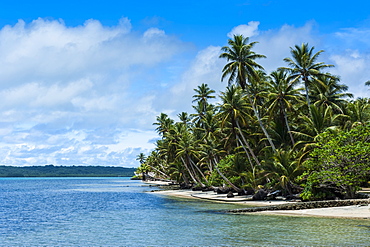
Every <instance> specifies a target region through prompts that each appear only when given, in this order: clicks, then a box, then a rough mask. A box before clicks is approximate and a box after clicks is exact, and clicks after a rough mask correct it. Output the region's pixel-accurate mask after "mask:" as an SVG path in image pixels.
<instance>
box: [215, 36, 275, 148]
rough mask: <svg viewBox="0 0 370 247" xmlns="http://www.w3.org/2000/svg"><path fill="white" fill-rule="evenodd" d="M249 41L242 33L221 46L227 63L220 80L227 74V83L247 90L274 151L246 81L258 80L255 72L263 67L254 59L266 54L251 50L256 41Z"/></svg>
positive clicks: (221, 56)
mask: <svg viewBox="0 0 370 247" xmlns="http://www.w3.org/2000/svg"><path fill="white" fill-rule="evenodd" d="M248 42H249V38H248V37H244V36H243V35H234V39H229V41H228V44H229V46H224V47H222V48H221V50H222V51H223V53H221V55H220V58H226V60H227V62H228V63H227V64H226V65H225V66H224V68H223V70H222V77H221V80H223V79H225V78H226V77H227V76H229V80H228V82H229V85H230V84H232V83H233V82H234V83H236V84H238V85H240V87H241V88H242V89H243V90H244V91H246V92H247V96H248V100H249V102H250V104H251V106H252V108H253V111H254V114H255V116H256V117H257V119H258V123H259V125H260V126H261V129H262V131H263V133H264V134H265V136H266V138H267V140H268V141H269V144H270V146H271V148H272V149H273V150H274V151H275V150H276V148H275V145H274V143H273V141H272V139H271V137H270V135H269V134H268V132H267V130H266V128H265V126H264V124H263V122H262V120H261V117H260V115H259V113H258V110H257V108H256V105H255V103H254V101H253V95H251V94H250V89H249V88H248V82H250V81H252V80H254V81H258V80H260V76H259V74H258V73H257V71H258V70H263V67H262V66H261V65H259V64H258V63H257V62H256V61H255V60H256V59H258V58H265V57H266V56H264V55H261V54H257V53H255V52H254V51H252V48H253V46H254V45H255V44H257V42H251V43H248Z"/></svg>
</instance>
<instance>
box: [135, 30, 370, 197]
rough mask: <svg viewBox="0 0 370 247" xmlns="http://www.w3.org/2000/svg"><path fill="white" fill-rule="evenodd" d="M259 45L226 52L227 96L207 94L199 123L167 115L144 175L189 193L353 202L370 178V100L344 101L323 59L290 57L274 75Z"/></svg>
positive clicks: (346, 96) (294, 51)
mask: <svg viewBox="0 0 370 247" xmlns="http://www.w3.org/2000/svg"><path fill="white" fill-rule="evenodd" d="M257 44H258V43H257V42H251V43H250V42H249V38H247V37H243V36H242V35H235V36H234V37H233V38H232V39H230V40H229V41H228V46H225V47H222V49H221V54H220V58H221V59H225V60H226V65H225V66H224V68H223V70H222V77H221V80H225V79H227V81H228V85H227V86H226V88H225V90H224V91H222V92H220V93H219V94H218V95H216V92H215V91H214V90H212V89H211V88H210V87H209V85H207V84H201V85H200V86H198V87H197V88H196V89H194V92H195V93H194V96H193V99H194V100H193V109H194V112H193V113H186V112H182V113H179V114H178V118H177V119H172V118H170V116H168V115H167V114H165V113H161V114H160V115H159V116H158V117H157V119H156V122H155V123H154V125H155V126H156V131H157V132H158V134H159V139H158V140H157V142H156V148H155V149H154V150H153V151H152V152H151V153H150V154H149V155H148V156H146V155H144V154H143V153H141V154H139V155H138V160H139V161H140V163H141V164H140V167H139V168H138V170H137V173H141V174H144V175H145V176H151V177H154V178H157V179H166V180H173V181H177V182H178V183H180V184H182V186H184V187H189V188H190V187H199V188H209V187H211V188H214V187H229V188H231V189H232V190H233V191H237V192H240V193H246V192H251V193H255V192H256V191H257V190H259V189H261V188H264V189H265V190H271V191H273V190H281V191H282V193H283V194H284V195H290V196H292V195H293V194H300V196H301V197H302V198H303V199H306V200H316V199H324V198H329V197H339V198H354V197H356V192H357V191H358V189H359V188H360V186H364V185H367V184H366V183H367V181H369V178H370V157H369V154H370V99H368V98H358V99H354V98H353V95H352V94H351V93H348V92H347V90H348V87H347V86H346V85H345V84H342V83H341V82H340V79H339V77H338V76H335V75H332V74H330V73H329V69H330V68H331V67H333V65H330V64H325V63H324V62H321V61H319V58H320V54H321V53H323V52H324V51H322V50H320V51H317V52H316V51H315V48H314V47H311V46H309V45H308V44H306V43H303V44H301V45H296V46H294V47H291V57H288V58H285V59H284V60H283V62H285V64H286V67H280V68H277V69H276V70H275V71H273V72H272V73H270V74H267V72H266V71H265V70H264V68H263V67H262V66H261V65H260V64H259V63H258V60H259V59H264V58H265V56H264V55H261V54H258V53H256V52H254V51H253V48H254V46H255V45H257ZM365 85H367V86H370V82H366V83H365Z"/></svg>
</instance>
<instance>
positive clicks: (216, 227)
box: [0, 178, 370, 246]
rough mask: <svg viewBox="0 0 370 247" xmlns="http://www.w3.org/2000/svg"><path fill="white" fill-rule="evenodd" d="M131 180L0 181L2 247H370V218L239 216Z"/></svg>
mask: <svg viewBox="0 0 370 247" xmlns="http://www.w3.org/2000/svg"><path fill="white" fill-rule="evenodd" d="M150 190H152V188H150V187H148V186H143V184H142V183H141V182H140V181H131V180H128V179H127V178H53V179H46V178H42V179H40V178H38V179H32V178H11V179H9V178H0V246H273V245H275V246H370V237H369V236H370V221H369V220H349V219H327V218H311V217H288V216H265V215H233V214H224V213H220V212H219V211H218V210H222V209H230V208H235V207H237V206H235V205H229V204H216V203H210V202H204V201H199V200H186V199H176V198H169V197H165V196H161V195H158V194H155V193H144V192H146V191H150Z"/></svg>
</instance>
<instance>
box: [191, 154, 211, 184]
mask: <svg viewBox="0 0 370 247" xmlns="http://www.w3.org/2000/svg"><path fill="white" fill-rule="evenodd" d="M189 159H190V157H189ZM190 162H191V164H192V165H193V166H194V167H195V168H196V169H197V170H198V172H199V173H200V175H202V177H203V179H204V181H206V183H207V184H208V180H207V178H206V176H204V174H203V172H202V171H201V170H200V168H199V167H198V166H197V165H196V164H195V163H194V161H193V160H192V159H190Z"/></svg>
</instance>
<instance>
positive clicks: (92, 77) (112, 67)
mask: <svg viewBox="0 0 370 247" xmlns="http://www.w3.org/2000/svg"><path fill="white" fill-rule="evenodd" d="M131 29H132V26H131V23H130V20H129V19H127V18H122V19H121V20H119V23H118V24H117V25H116V26H110V27H107V26H103V25H102V24H101V23H100V22H99V21H97V20H88V21H86V22H85V23H84V24H83V25H81V26H76V27H68V26H66V25H65V23H64V22H63V20H51V21H49V20H45V19H41V18H39V19H37V20H34V21H32V22H31V23H25V22H24V21H23V20H19V21H18V23H17V24H15V25H14V26H10V25H9V26H5V27H3V28H2V29H1V30H0V67H1V70H0V98H1V99H2V104H1V105H0V117H1V120H0V124H1V125H0V126H1V128H0V133H1V134H2V136H0V164H6V165H44V164H48V163H53V164H56V165H70V164H73V165H99V164H101V162H103V163H104V165H121V166H122V165H123V166H127V165H128V164H126V163H124V162H126V160H124V159H123V157H121V156H122V155H124V152H126V151H125V149H129V150H131V151H130V152H133V150H134V149H133V148H132V145H130V142H132V141H130V140H124V141H123V140H122V142H124V144H122V143H121V139H120V136H121V135H122V133H126V132H127V129H135V128H143V129H144V130H145V129H152V122H153V121H154V120H155V116H156V115H157V114H158V112H157V111H156V110H155V107H154V106H153V105H154V100H155V97H156V95H155V93H153V91H146V90H144V89H145V88H146V86H147V85H149V84H150V83H154V82H156V81H158V80H161V79H162V77H161V73H157V71H158V70H159V71H160V70H163V69H162V67H160V66H166V63H168V62H170V61H171V59H172V58H173V57H174V56H175V55H177V54H180V53H182V52H184V51H186V50H187V49H188V45H186V44H184V43H183V42H181V41H180V40H178V39H177V38H176V37H171V36H168V35H166V33H165V32H164V31H163V30H160V29H158V28H149V29H148V30H146V31H145V32H143V33H139V32H131ZM154 85H155V84H153V86H152V87H153V90H154V89H156V87H158V88H160V87H161V86H160V85H158V86H154ZM154 134H155V133H154V131H152V132H151V133H150V134H143V135H140V138H138V137H137V136H131V135H130V134H128V136H130V138H133V139H136V140H140V142H142V143H143V144H142V145H143V146H142V150H144V151H146V152H147V151H148V148H149V147H148V146H147V145H146V143H148V142H149V140H151V139H153V136H154ZM111 145H118V146H119V147H120V148H122V149H121V150H114V151H112V150H111V148H110V146H111ZM135 148H136V149H135V150H141V149H140V148H139V147H137V146H136V147H135ZM150 148H153V144H151V145H150ZM127 152H128V151H127ZM128 153H129V152H128ZM130 155H133V154H130ZM131 158H132V157H131ZM110 161H112V162H111V164H110ZM113 161H114V162H113ZM129 164H130V165H133V163H132V162H131V161H130V163H129Z"/></svg>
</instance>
